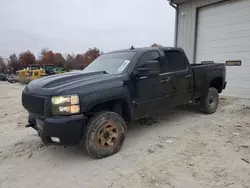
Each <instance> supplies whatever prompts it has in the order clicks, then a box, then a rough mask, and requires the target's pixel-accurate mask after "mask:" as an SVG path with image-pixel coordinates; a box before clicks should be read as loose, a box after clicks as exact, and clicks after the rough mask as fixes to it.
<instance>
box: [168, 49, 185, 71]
mask: <svg viewBox="0 0 250 188" xmlns="http://www.w3.org/2000/svg"><path fill="white" fill-rule="evenodd" d="M165 57H166V62H167V66H168V67H169V68H170V69H171V71H173V72H174V71H183V70H186V69H187V66H188V65H187V60H186V57H185V56H184V55H183V53H181V52H178V51H167V52H165Z"/></svg>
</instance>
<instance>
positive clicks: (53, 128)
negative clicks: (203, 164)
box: [22, 48, 226, 158]
mask: <svg viewBox="0 0 250 188" xmlns="http://www.w3.org/2000/svg"><path fill="white" fill-rule="evenodd" d="M225 77H226V68H225V64H223V63H222V64H217V63H213V64H211V63H204V64H193V65H191V64H189V62H188V59H187V57H186V55H185V53H184V51H183V50H182V49H180V48H140V49H130V50H121V51H115V52H111V53H107V54H104V55H101V56H100V57H99V58H97V59H96V60H95V61H94V62H92V63H91V64H90V65H89V66H88V67H87V68H85V69H84V70H83V71H76V72H70V73H65V74H60V75H53V76H49V77H44V78H40V79H37V80H34V81H32V82H31V83H30V84H28V85H27V86H26V87H25V88H24V90H23V93H22V104H23V106H24V108H25V109H27V111H28V112H29V125H28V126H30V127H33V128H34V129H36V130H37V131H38V135H39V136H40V137H41V138H42V140H43V142H44V143H46V144H48V143H55V144H56V143H57V144H62V145H65V144H77V143H79V142H80V141H82V142H83V145H84V148H85V149H86V151H87V153H88V154H89V155H90V156H92V157H94V158H103V157H107V156H109V155H113V154H115V153H117V152H118V151H119V150H120V148H121V146H122V144H123V141H124V139H125V136H126V130H127V128H126V122H130V121H134V120H137V119H140V118H143V117H145V116H147V115H148V114H150V113H152V112H155V111H157V110H161V109H166V108H172V107H175V106H178V105H181V104H185V103H189V102H192V101H196V102H197V101H198V102H200V106H201V110H202V111H203V112H204V113H207V114H211V113H214V112H215V111H216V109H217V107H218V103H219V95H218V93H221V92H222V91H223V89H225V87H226V81H225Z"/></svg>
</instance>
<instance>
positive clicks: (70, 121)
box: [35, 115, 86, 145]
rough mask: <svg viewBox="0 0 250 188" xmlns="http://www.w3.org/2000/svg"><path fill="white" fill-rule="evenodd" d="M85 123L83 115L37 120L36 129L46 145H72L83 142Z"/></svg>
mask: <svg viewBox="0 0 250 188" xmlns="http://www.w3.org/2000/svg"><path fill="white" fill-rule="evenodd" d="M85 123H86V117H85V116H82V115H79V116H67V117H55V118H54V117H53V118H45V119H39V118H36V125H35V128H36V130H37V131H38V135H39V136H40V137H41V138H42V140H43V141H44V142H45V143H52V144H53V143H54V144H61V145H71V144H77V143H79V142H80V140H82V135H83V134H82V133H83V127H84V126H85ZM55 140H56V141H55Z"/></svg>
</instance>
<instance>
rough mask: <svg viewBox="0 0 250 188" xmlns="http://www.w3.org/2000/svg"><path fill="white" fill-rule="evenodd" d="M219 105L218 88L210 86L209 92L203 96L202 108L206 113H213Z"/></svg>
mask: <svg viewBox="0 0 250 188" xmlns="http://www.w3.org/2000/svg"><path fill="white" fill-rule="evenodd" d="M218 105H219V94H218V90H217V89H216V88H214V87H210V88H209V89H208V92H207V93H206V94H205V95H204V96H203V97H201V108H202V111H203V112H204V113H206V114H213V113H215V112H216V110H217V108H218Z"/></svg>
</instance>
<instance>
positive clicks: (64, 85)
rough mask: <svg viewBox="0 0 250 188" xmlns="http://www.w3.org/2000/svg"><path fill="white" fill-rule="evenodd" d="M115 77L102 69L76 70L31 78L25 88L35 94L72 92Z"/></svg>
mask: <svg viewBox="0 0 250 188" xmlns="http://www.w3.org/2000/svg"><path fill="white" fill-rule="evenodd" d="M115 77H116V75H114V74H106V73H105V72H103V71H99V72H91V73H83V72H82V71H76V72H70V73H64V74H58V75H53V76H48V77H43V78H39V79H37V80H33V81H32V82H30V83H29V84H28V86H27V88H26V90H27V92H28V93H31V94H36V95H50V96H52V95H60V94H72V93H74V92H75V91H79V88H81V89H80V90H81V91H82V90H84V89H87V88H86V87H87V86H89V85H93V84H95V85H96V84H98V83H100V82H103V81H107V80H109V79H114V78H115Z"/></svg>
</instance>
